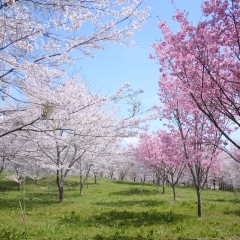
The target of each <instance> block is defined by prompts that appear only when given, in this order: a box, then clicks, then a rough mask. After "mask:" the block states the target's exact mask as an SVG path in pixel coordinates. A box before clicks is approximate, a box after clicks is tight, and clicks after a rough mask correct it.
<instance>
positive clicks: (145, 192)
mask: <svg viewBox="0 0 240 240" xmlns="http://www.w3.org/2000/svg"><path fill="white" fill-rule="evenodd" d="M157 194H159V191H157V190H147V189H139V188H130V189H128V190H124V191H119V192H112V193H111V194H110V195H120V196H130V195H148V196H149V195H157Z"/></svg>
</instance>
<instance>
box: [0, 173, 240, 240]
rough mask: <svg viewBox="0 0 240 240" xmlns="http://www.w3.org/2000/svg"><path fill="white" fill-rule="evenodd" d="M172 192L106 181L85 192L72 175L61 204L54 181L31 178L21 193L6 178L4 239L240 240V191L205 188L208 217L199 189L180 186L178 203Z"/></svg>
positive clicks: (0, 226)
mask: <svg viewBox="0 0 240 240" xmlns="http://www.w3.org/2000/svg"><path fill="white" fill-rule="evenodd" d="M92 182H93V181H92ZM166 190H167V192H166V194H162V193H161V189H159V190H157V189H156V187H155V186H153V185H151V184H145V185H141V184H140V183H134V182H120V181H111V180H109V179H100V180H99V181H98V184H93V183H91V182H90V184H89V188H88V189H87V188H86V187H85V188H84V192H83V193H84V195H83V196H79V186H78V179H77V178H69V179H68V180H67V181H66V183H65V201H64V202H63V203H59V202H58V191H57V188H56V185H55V182H54V181H50V180H48V181H46V180H41V181H40V184H39V185H36V184H35V183H34V181H32V180H30V179H27V181H26V184H25V191H23V190H22V191H18V190H17V184H16V183H13V182H10V181H8V180H6V179H5V178H4V176H0V211H1V214H0V239H1V240H5V239H9V240H10V239H11V240H24V239H30V240H35V239H43V240H50V239H51V240H54V239H55V240H70V239H71V240H78V239H79V240H84V239H85V240H91V239H92V240H113V239H115V240H133V239H138V240H150V239H178V240H180V239H204V240H205V239H240V192H238V193H237V196H235V195H234V193H233V192H227V191H213V190H204V191H203V193H202V198H203V213H204V217H203V219H198V218H197V205H196V193H195V190H194V189H192V188H184V187H178V188H177V201H175V202H174V201H173V200H172V190H171V188H168V187H167V189H166ZM19 201H20V202H21V205H22V207H24V204H25V212H26V221H24V218H23V215H22V213H21V209H20V204H19Z"/></svg>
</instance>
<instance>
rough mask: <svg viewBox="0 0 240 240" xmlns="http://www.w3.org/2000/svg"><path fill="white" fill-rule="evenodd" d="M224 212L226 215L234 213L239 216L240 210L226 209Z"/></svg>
mask: <svg viewBox="0 0 240 240" xmlns="http://www.w3.org/2000/svg"><path fill="white" fill-rule="evenodd" d="M224 214H227V215H236V216H238V217H240V210H231V211H226V212H224Z"/></svg>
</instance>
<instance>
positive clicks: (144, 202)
mask: <svg viewBox="0 0 240 240" xmlns="http://www.w3.org/2000/svg"><path fill="white" fill-rule="evenodd" d="M95 204H96V205H101V206H106V207H129V206H135V205H141V206H145V207H154V206H160V205H164V204H166V201H159V200H132V201H122V200H119V201H115V202H114V201H111V202H97V203H95Z"/></svg>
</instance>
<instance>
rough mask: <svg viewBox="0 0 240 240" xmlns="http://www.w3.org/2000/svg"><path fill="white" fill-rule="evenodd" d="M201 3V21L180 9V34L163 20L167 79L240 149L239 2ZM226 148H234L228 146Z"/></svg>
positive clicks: (159, 53) (160, 50)
mask: <svg viewBox="0 0 240 240" xmlns="http://www.w3.org/2000/svg"><path fill="white" fill-rule="evenodd" d="M201 7H202V14H203V17H202V18H201V21H199V22H198V24H196V25H193V24H192V23H191V22H190V21H189V20H188V17H187V13H186V12H184V11H180V10H178V9H177V10H176V13H175V15H174V17H173V18H174V20H175V21H176V22H178V23H179V25H180V30H179V31H177V32H176V33H174V32H173V31H171V29H170V28H169V26H168V25H167V24H166V22H163V21H160V23H159V28H160V30H161V32H162V33H163V39H162V40H161V41H159V42H157V43H155V44H153V48H154V50H155V53H156V58H157V59H158V60H159V64H160V66H161V67H160V71H161V72H162V77H163V76H165V77H166V78H171V79H173V81H177V82H178V86H179V88H180V89H181V91H182V92H184V94H185V101H189V102H191V104H192V108H198V109H199V110H200V111H201V112H202V114H204V115H205V117H206V119H208V121H211V123H212V124H213V125H214V126H215V128H216V129H217V130H218V131H219V132H220V133H221V134H222V135H223V136H224V138H225V139H226V140H227V142H230V143H231V144H232V145H233V146H235V147H236V148H237V149H239V150H240V145H239V142H238V141H236V139H235V138H234V137H233V136H232V135H231V133H232V132H234V131H236V130H238V129H239V127H240V121H239V119H240V111H239V109H240V108H239V64H240V62H239V56H240V50H239V49H240V42H239V27H240V16H239V10H240V2H239V1H238V0H232V1H228V0H217V1H215V0H206V1H203V2H202V6H201ZM227 122H228V124H229V125H228V127H226V123H227ZM224 149H225V151H226V152H229V148H224ZM235 160H237V161H238V159H237V158H236V159H235Z"/></svg>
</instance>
